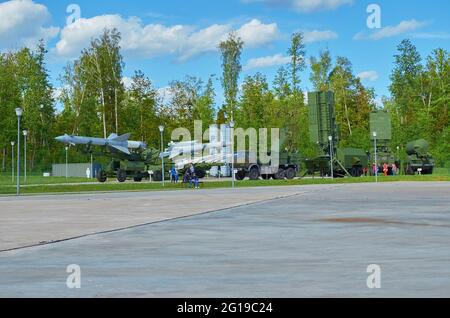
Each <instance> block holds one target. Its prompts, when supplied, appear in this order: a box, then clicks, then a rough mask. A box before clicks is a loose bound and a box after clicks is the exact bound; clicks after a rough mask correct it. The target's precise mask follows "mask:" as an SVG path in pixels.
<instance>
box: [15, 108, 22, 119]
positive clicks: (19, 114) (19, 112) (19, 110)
mask: <svg viewBox="0 0 450 318" xmlns="http://www.w3.org/2000/svg"><path fill="white" fill-rule="evenodd" d="M22 113H23V110H22V108H20V107H17V108H16V115H17V117H21V116H22Z"/></svg>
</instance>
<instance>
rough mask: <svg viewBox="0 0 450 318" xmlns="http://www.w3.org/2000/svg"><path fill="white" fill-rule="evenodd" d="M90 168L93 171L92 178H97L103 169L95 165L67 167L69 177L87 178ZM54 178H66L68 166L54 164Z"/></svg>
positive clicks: (75, 164) (85, 164)
mask: <svg viewBox="0 0 450 318" xmlns="http://www.w3.org/2000/svg"><path fill="white" fill-rule="evenodd" d="M88 168H89V170H90V171H91V178H92V179H93V178H95V176H96V175H97V172H98V171H99V170H100V169H101V165H100V164H98V163H94V164H93V165H92V167H91V164H90V163H69V164H68V165H67V176H68V177H78V178H86V170H87V169H88ZM52 176H53V177H65V176H66V164H65V163H62V164H53V165H52Z"/></svg>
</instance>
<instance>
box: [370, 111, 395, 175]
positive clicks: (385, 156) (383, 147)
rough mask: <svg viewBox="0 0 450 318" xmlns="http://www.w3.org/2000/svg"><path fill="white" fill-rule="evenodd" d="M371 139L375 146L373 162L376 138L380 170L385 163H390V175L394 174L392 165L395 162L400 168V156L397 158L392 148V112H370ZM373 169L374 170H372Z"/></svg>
mask: <svg viewBox="0 0 450 318" xmlns="http://www.w3.org/2000/svg"><path fill="white" fill-rule="evenodd" d="M374 133H375V136H374ZM370 140H371V141H372V144H373V147H372V148H371V151H370V158H371V164H373V163H375V140H376V148H377V163H376V165H377V167H378V171H383V166H384V164H387V165H388V175H392V174H393V171H392V167H393V165H394V164H395V165H396V166H397V167H398V168H400V162H399V160H398V158H395V155H394V152H393V151H392V148H391V140H392V118H391V114H390V113H388V112H387V111H384V110H377V111H373V112H372V113H371V114H370ZM371 171H372V170H371Z"/></svg>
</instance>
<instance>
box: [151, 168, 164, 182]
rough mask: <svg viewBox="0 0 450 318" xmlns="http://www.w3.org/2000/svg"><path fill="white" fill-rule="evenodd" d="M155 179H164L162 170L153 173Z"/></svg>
mask: <svg viewBox="0 0 450 318" xmlns="http://www.w3.org/2000/svg"><path fill="white" fill-rule="evenodd" d="M153 181H162V172H161V170H157V171H155V173H154V174H153Z"/></svg>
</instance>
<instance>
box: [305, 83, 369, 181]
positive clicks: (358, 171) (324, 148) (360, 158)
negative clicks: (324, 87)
mask: <svg viewBox="0 0 450 318" xmlns="http://www.w3.org/2000/svg"><path fill="white" fill-rule="evenodd" d="M308 108H309V132H310V138H311V142H313V143H315V144H316V145H317V151H318V154H319V156H318V157H316V158H313V159H306V160H305V165H306V169H307V172H306V174H310V175H314V174H315V173H316V172H319V173H320V175H321V176H325V175H328V176H331V167H330V164H331V161H333V176H334V177H344V176H349V177H360V176H362V174H363V168H364V167H367V164H368V156H367V153H366V152H365V151H364V150H363V149H355V148H338V147H337V146H338V144H339V135H338V127H337V124H336V115H335V105H334V93H333V92H310V93H308Z"/></svg>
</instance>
